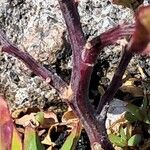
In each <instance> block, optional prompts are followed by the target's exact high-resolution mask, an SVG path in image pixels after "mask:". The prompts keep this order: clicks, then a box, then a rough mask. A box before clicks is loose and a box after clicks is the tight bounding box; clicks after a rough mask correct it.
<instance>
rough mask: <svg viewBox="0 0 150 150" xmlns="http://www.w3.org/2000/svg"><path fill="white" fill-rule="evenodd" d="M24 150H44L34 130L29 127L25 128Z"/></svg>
mask: <svg viewBox="0 0 150 150" xmlns="http://www.w3.org/2000/svg"><path fill="white" fill-rule="evenodd" d="M24 150H45V149H44V146H43V145H42V144H41V143H40V140H39V137H38V136H37V134H36V131H35V129H33V128H32V127H30V126H27V127H26V128H25V138H24Z"/></svg>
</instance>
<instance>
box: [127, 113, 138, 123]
mask: <svg viewBox="0 0 150 150" xmlns="http://www.w3.org/2000/svg"><path fill="white" fill-rule="evenodd" d="M125 118H126V120H128V121H129V122H131V123H133V122H135V121H137V118H136V117H135V116H134V115H132V114H131V113H130V112H126V113H125Z"/></svg>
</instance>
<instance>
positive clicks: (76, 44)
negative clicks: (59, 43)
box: [58, 0, 86, 66]
mask: <svg viewBox="0 0 150 150" xmlns="http://www.w3.org/2000/svg"><path fill="white" fill-rule="evenodd" d="M58 1H59V4H60V8H61V11H62V14H63V17H64V20H65V23H66V26H67V30H68V34H69V38H70V43H71V48H72V53H73V63H74V62H76V63H74V64H73V65H75V66H76V65H78V64H79V63H80V57H81V50H82V49H83V46H84V45H85V42H86V40H85V37H84V34H83V31H82V27H81V23H80V16H79V13H78V10H77V2H75V0H58Z"/></svg>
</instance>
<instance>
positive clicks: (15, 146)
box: [11, 127, 23, 150]
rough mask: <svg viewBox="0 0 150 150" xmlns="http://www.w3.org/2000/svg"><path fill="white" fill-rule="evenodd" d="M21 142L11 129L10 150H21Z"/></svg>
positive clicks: (14, 129) (17, 134)
mask: <svg viewBox="0 0 150 150" xmlns="http://www.w3.org/2000/svg"><path fill="white" fill-rule="evenodd" d="M22 148H23V147H22V141H21V138H20V136H19V133H18V131H17V130H16V128H15V127H14V128H13V137H12V145H11V150H22Z"/></svg>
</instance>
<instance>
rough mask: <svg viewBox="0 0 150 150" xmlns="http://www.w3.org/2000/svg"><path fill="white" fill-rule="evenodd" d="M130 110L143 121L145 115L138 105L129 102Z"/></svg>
mask: <svg viewBox="0 0 150 150" xmlns="http://www.w3.org/2000/svg"><path fill="white" fill-rule="evenodd" d="M127 108H128V111H129V112H130V113H131V114H132V115H134V116H135V117H136V118H137V119H138V120H140V121H142V120H143V118H144V116H143V114H142V111H141V110H140V108H139V107H138V106H135V105H133V104H130V103H129V104H127Z"/></svg>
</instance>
